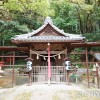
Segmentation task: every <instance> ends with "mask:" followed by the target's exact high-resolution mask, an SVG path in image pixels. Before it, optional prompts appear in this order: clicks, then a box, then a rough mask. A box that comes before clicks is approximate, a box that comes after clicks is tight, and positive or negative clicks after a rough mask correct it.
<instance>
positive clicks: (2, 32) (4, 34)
mask: <svg viewBox="0 0 100 100" xmlns="http://www.w3.org/2000/svg"><path fill="white" fill-rule="evenodd" d="M29 31H30V30H29V29H28V28H27V26H25V25H20V24H19V23H18V22H16V21H2V20H0V40H1V41H0V43H1V44H0V45H3V46H4V45H10V44H11V42H10V39H11V37H13V36H14V35H18V34H23V33H27V32H29Z"/></svg>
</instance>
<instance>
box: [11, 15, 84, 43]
mask: <svg viewBox="0 0 100 100" xmlns="http://www.w3.org/2000/svg"><path fill="white" fill-rule="evenodd" d="M48 27H49V28H50V30H49V29H48ZM49 31H50V32H49ZM48 32H49V33H48ZM47 34H48V35H47ZM11 40H12V41H13V42H15V43H16V41H17V43H20V42H21V43H22V42H52V41H55V42H66V41H83V40H84V37H82V36H81V35H76V34H68V33H65V32H64V31H63V30H60V29H59V28H58V27H56V26H55V25H54V24H53V21H52V19H51V18H50V17H47V18H46V19H45V21H44V24H43V25H42V26H41V27H40V28H38V29H37V30H34V31H33V32H30V33H27V34H22V35H15V36H14V37H12V38H11Z"/></svg>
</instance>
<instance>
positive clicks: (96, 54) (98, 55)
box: [94, 53, 100, 61]
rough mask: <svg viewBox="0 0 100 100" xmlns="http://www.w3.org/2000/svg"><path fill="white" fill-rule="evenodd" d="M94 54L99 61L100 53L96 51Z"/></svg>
mask: <svg viewBox="0 0 100 100" xmlns="http://www.w3.org/2000/svg"><path fill="white" fill-rule="evenodd" d="M94 56H95V58H96V59H97V60H98V61H100V53H95V54H94Z"/></svg>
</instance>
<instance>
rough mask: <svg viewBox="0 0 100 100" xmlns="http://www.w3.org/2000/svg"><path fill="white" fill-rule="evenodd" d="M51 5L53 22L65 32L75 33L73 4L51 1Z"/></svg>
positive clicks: (75, 22)
mask: <svg viewBox="0 0 100 100" xmlns="http://www.w3.org/2000/svg"><path fill="white" fill-rule="evenodd" d="M52 6H53V8H54V10H55V16H54V22H55V24H56V25H57V26H58V27H59V28H61V29H64V31H65V32H71V33H73V32H74V33H76V32H77V24H78V20H77V18H76V16H75V9H74V6H73V5H71V4H70V3H68V2H64V1H62V2H53V3H52Z"/></svg>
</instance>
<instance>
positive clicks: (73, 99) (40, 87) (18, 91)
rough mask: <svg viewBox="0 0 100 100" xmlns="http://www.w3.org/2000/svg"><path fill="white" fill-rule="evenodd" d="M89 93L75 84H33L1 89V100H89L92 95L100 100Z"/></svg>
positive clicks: (92, 99)
mask: <svg viewBox="0 0 100 100" xmlns="http://www.w3.org/2000/svg"><path fill="white" fill-rule="evenodd" d="M86 91H87V92H86ZM99 92H100V91H98V93H99ZM86 93H88V95H87V94H86ZM89 93H90V92H89V90H85V89H84V88H81V87H80V86H78V85H75V84H72V85H70V86H69V85H65V84H51V85H50V86H48V85H47V84H32V85H31V86H27V85H22V86H15V87H14V88H9V89H0V100H80V99H81V100H89V98H90V96H91V95H92V98H91V100H100V98H99V96H96V95H97V94H92V92H91V94H89ZM99 94H100V93H99Z"/></svg>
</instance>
